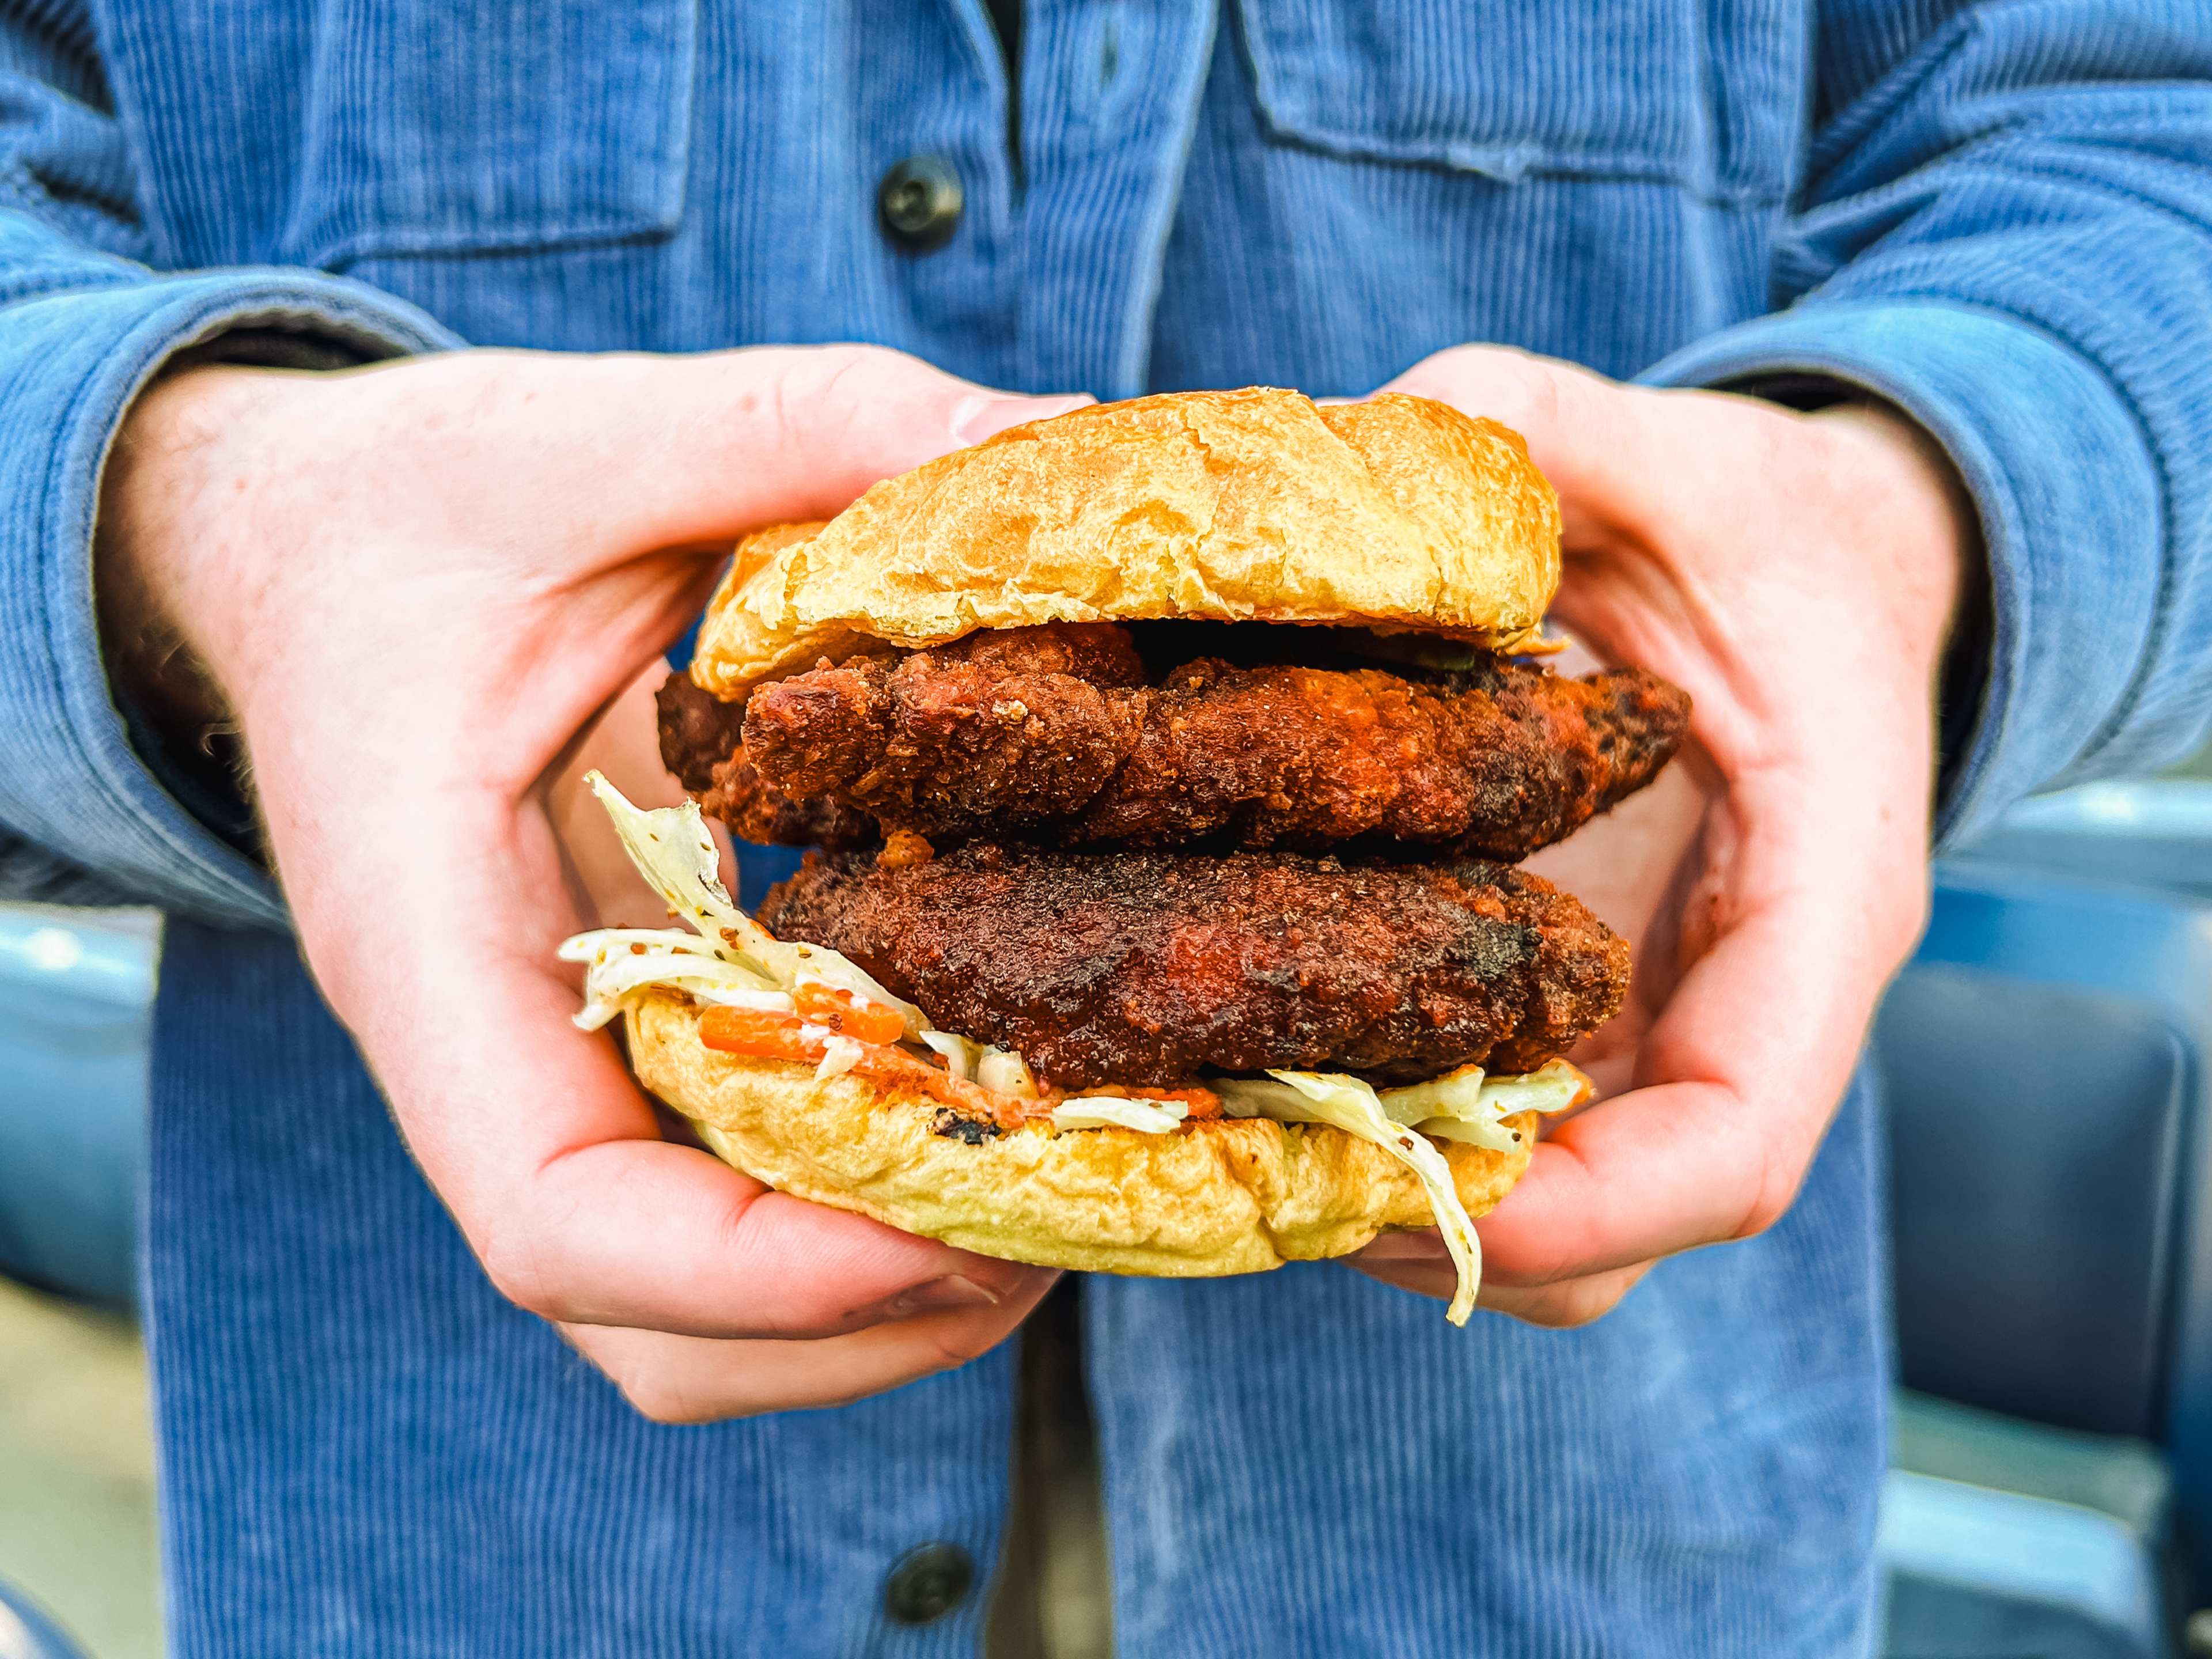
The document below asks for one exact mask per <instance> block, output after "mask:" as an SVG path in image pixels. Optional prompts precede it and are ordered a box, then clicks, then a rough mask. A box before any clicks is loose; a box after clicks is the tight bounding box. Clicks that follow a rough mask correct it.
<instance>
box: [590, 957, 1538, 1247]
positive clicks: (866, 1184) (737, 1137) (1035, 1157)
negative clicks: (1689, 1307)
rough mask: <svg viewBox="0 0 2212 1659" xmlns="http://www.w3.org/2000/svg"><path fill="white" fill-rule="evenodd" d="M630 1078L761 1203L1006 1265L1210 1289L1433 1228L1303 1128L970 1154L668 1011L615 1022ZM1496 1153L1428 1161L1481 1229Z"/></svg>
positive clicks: (1374, 1155) (1198, 1127)
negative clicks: (1402, 1231)
mask: <svg viewBox="0 0 2212 1659" xmlns="http://www.w3.org/2000/svg"><path fill="white" fill-rule="evenodd" d="M628 1029H629V1052H630V1064H631V1066H632V1067H633V1068H634V1069H635V1071H636V1073H637V1076H638V1079H639V1080H640V1081H641V1082H642V1083H643V1084H644V1085H645V1086H646V1087H647V1088H648V1089H650V1090H652V1091H653V1093H654V1094H656V1095H658V1096H659V1097H660V1098H661V1099H663V1100H665V1101H666V1102H667V1103H669V1105H671V1106H672V1107H673V1108H675V1109H676V1110H677V1111H678V1112H680V1113H682V1114H683V1115H684V1117H685V1118H687V1119H689V1120H690V1122H691V1125H692V1127H694V1128H696V1130H697V1131H698V1132H699V1137H700V1139H702V1140H704V1141H705V1142H706V1143H707V1145H708V1146H709V1147H711V1148H713V1150H714V1152H715V1153H716V1154H717V1155H718V1156H720V1158H722V1159H723V1160H724V1161H725V1162H726V1163H728V1164H734V1165H735V1166H736V1167H737V1168H738V1169H740V1170H744V1172H745V1173H746V1174H747V1175H750V1176H753V1177H754V1178H755V1179H757V1180H760V1181H764V1182H767V1183H768V1184H769V1186H771V1187H774V1188H777V1189H778V1190H779V1191H781V1192H787V1193H790V1194H794V1195H795V1196H797V1197H799V1198H805V1199H811V1200H814V1201H815V1202H816V1203H819V1204H829V1205H834V1206H836V1207H837V1208H839V1209H842V1210H854V1211H858V1212H860V1214H862V1215H866V1216H872V1217H873V1218H875V1219H876V1220H878V1221H882V1222H886V1223H888V1224H889V1225H891V1226H894V1227H896V1228H898V1229H899V1230H900V1231H902V1232H909V1233H920V1234H922V1235H924V1236H925V1237H930V1238H941V1239H943V1240H944V1241H945V1243H948V1244H956V1245H958V1246H959V1247H961V1248H962V1249H969V1250H974V1251H976V1252H978V1253H979V1254H981V1255H993V1256H999V1257H1001V1258H1003V1259H1005V1260H1006V1261H1033V1262H1036V1263H1038V1264H1039V1265H1041V1266H1043V1267H1074V1268H1079V1269H1082V1270H1085V1271H1089V1272H1098V1273H1149V1274H1153V1275H1156V1276H1160V1277H1167V1278H1178V1279H1183V1278H1210V1277H1213V1276H1216V1275H1218V1274H1223V1273H1258V1272H1261V1271H1262V1270H1263V1269H1266V1268H1268V1267H1280V1266H1281V1265H1282V1264H1283V1263H1284V1262H1285V1261H1310V1260H1314V1259H1317V1258H1320V1257H1323V1256H1333V1255H1346V1253H1348V1252H1350V1251H1352V1250H1356V1249H1358V1248H1359V1247H1360V1246H1361V1245H1363V1244H1364V1243H1367V1242H1368V1241H1369V1240H1370V1239H1371V1238H1373V1237H1375V1235H1376V1233H1377V1232H1379V1231H1382V1230H1383V1229H1384V1228H1386V1227H1427V1226H1431V1225H1434V1218H1433V1217H1432V1216H1431V1213H1430V1211H1429V1203H1428V1199H1427V1197H1426V1196H1425V1194H1423V1192H1422V1190H1421V1187H1420V1183H1419V1182H1417V1181H1416V1180H1414V1178H1413V1176H1412V1174H1411V1173H1410V1172H1409V1171H1407V1170H1406V1168H1405V1167H1404V1166H1403V1165H1402V1164H1399V1163H1398V1162H1397V1161H1396V1160H1395V1159H1394V1158H1390V1157H1389V1155H1388V1154H1387V1153H1385V1152H1383V1151H1382V1150H1381V1149H1380V1148H1379V1147H1376V1146H1372V1145H1370V1144H1369V1143H1368V1142H1366V1141H1364V1140H1361V1139H1357V1138H1356V1137H1354V1136H1352V1135H1348V1134H1346V1133H1344V1132H1343V1131H1342V1130H1340V1129H1333V1128H1329V1127H1325V1126H1322V1125H1318V1124H1305V1123H1276V1122H1273V1121H1267V1120H1266V1119H1260V1118H1230V1119H1224V1120H1221V1121H1206V1122H1200V1123H1194V1124H1191V1125H1188V1126H1187V1127H1184V1128H1182V1129H1181V1130H1178V1131H1176V1132H1175V1133H1170V1134H1146V1133H1142V1132H1141V1131H1139V1130H1135V1129H1119V1128H1106V1129H1071V1130H1066V1131H1064V1132H1061V1133H1054V1131H1053V1130H1052V1128H1051V1127H1049V1126H1048V1125H1044V1124H1035V1125H1030V1126H1026V1127H1022V1128H1019V1129H1015V1130H1012V1131H1010V1132H1009V1133H1006V1134H1003V1135H1000V1136H998V1137H996V1138H995V1139H989V1140H986V1141H983V1142H981V1144H979V1145H977V1146H969V1145H968V1144H967V1143H966V1142H965V1141H963V1140H958V1139H953V1138H951V1137H950V1136H946V1135H940V1134H938V1133H934V1132H933V1130H932V1129H931V1127H930V1124H931V1122H932V1121H933V1119H934V1118H935V1117H936V1115H937V1114H938V1111H939V1108H938V1106H937V1104H936V1103H935V1102H933V1101H932V1100H931V1099H930V1098H929V1097H927V1095H925V1094H922V1093H921V1092H920V1091H914V1090H910V1089H906V1088H899V1087H884V1086H883V1085H878V1084H875V1083H872V1082H869V1081H867V1080H866V1079H861V1078H858V1077H854V1076H853V1075H851V1074H850V1073H848V1074H846V1075H845V1076H842V1077H833V1078H830V1079H827V1080H826V1081H823V1082H819V1083H817V1082H816V1081H815V1079H814V1073H813V1068H812V1067H811V1066H801V1065H796V1064H792V1063H788V1062H784V1061H778V1060H750V1059H739V1058H737V1057H736V1056H733V1055H730V1054H721V1053H718V1052H717V1051H716V1050H714V1049H712V1048H708V1047H707V1046H706V1044H704V1043H703V1042H701V1041H700V1040H699V1010H698V1008H697V1006H696V1005H694V1004H693V1003H691V1002H690V1001H689V1000H686V999H684V998H682V997H678V996H674V995H671V994H653V995H649V996H647V997H644V998H642V999H641V1000H639V1001H638V1002H637V1003H635V1005H634V1006H632V1007H631V1009H630V1010H629V1015H628ZM1507 1121H1509V1122H1510V1123H1511V1124H1512V1125H1513V1127H1516V1128H1517V1129H1518V1130H1519V1131H1520V1132H1521V1139H1522V1146H1521V1148H1520V1149H1519V1150H1517V1151H1516V1152H1510V1153H1506V1152H1491V1151H1489V1150H1487V1149H1486V1148H1484V1147H1480V1146H1466V1145H1462V1144H1461V1143H1458V1142H1443V1143H1441V1144H1440V1145H1439V1146H1438V1150H1439V1151H1440V1152H1443V1155H1444V1157H1445V1158H1446V1160H1447V1161H1448V1162H1449V1164H1450V1165H1451V1170H1452V1175H1453V1176H1454V1178H1455V1181H1456V1182H1457V1185H1458V1188H1459V1195H1460V1199H1461V1200H1462V1202H1463V1203H1464V1204H1465V1205H1466V1206H1467V1208H1468V1213H1469V1214H1470V1215H1481V1214H1482V1213H1484V1212H1486V1211H1487V1210H1489V1209H1491V1208H1492V1206H1495V1205H1496V1204H1497V1202H1498V1200H1500V1199H1502V1198H1503V1197H1504V1196H1505V1194H1507V1193H1508V1192H1510V1190H1511V1189H1512V1187H1513V1183H1514V1182H1516V1181H1518V1180H1519V1179H1520V1178H1521V1173H1522V1170H1525V1169H1527V1168H1528V1156H1529V1154H1528V1147H1529V1146H1533V1144H1534V1141H1535V1138H1536V1116H1535V1114H1534V1113H1533V1112H1530V1113H1524V1114H1522V1115H1521V1116H1519V1117H1516V1118H1512V1119H1509V1120H1507Z"/></svg>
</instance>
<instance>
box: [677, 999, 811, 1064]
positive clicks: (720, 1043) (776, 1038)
mask: <svg viewBox="0 0 2212 1659" xmlns="http://www.w3.org/2000/svg"><path fill="white" fill-rule="evenodd" d="M699 1041H700V1042H703V1043H705V1044H706V1045H707V1046H708V1048H714V1049H717V1050H719V1051H720V1052H721V1053H723V1054H744V1055H748V1056H750V1058H752V1059H755V1060H819V1059H821V1058H822V1044H821V1042H819V1041H818V1040H817V1041H816V1042H808V1041H807V1040H806V1039H805V1037H804V1036H801V1035H800V1034H799V1020H798V1018H796V1017H795V1016H793V1015H791V1014H771V1013H766V1012H763V1011H762V1010H760V1009H757V1008H732V1007H729V1006H726V1005H723V1004H720V1003H717V1004H716V1005H715V1006H713V1007H711V1008H708V1010H706V1012H703V1013H702V1014H701V1015H700V1016H699Z"/></svg>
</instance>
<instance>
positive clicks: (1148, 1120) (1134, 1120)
mask: <svg viewBox="0 0 2212 1659" xmlns="http://www.w3.org/2000/svg"><path fill="white" fill-rule="evenodd" d="M1189 1110H1190V1108H1189V1107H1188V1106H1187V1105H1185V1104H1184V1103H1182V1101H1180V1100H1128V1099H1125V1098H1123V1097H1121V1096H1120V1095H1076V1096H1074V1097H1071V1098H1069V1099H1066V1100H1063V1101H1062V1102H1060V1104H1059V1105H1057V1106H1055V1107H1054V1108H1053V1109H1052V1127H1054V1128H1055V1129H1104V1128H1109V1127H1111V1128H1116V1129H1139V1130H1142V1131H1143V1132H1144V1133H1146V1134H1148V1135H1164V1134H1166V1133H1169V1132H1170V1130H1173V1129H1176V1128H1177V1127H1181V1125H1182V1121H1183V1119H1184V1117H1185V1116H1186V1115H1188V1113H1189Z"/></svg>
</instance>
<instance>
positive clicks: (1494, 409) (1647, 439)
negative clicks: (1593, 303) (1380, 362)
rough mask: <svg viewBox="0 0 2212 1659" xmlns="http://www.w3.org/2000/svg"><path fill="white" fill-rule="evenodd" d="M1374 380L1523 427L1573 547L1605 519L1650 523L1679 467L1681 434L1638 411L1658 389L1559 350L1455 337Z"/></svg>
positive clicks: (1520, 429)
mask: <svg viewBox="0 0 2212 1659" xmlns="http://www.w3.org/2000/svg"><path fill="white" fill-rule="evenodd" d="M1380 389H1381V390H1382V391H1384V392H1407V393H1410V394H1411V395H1413V396H1414V397H1419V398H1435V399H1436V400H1437V401H1438V402H1440V403H1448V404H1451V405H1452V406H1453V407H1455V408H1456V409H1459V410H1462V411H1463V412H1465V413H1467V414H1469V415H1475V416H1482V417H1484V418H1486V419H1488V420H1493V421H1498V422H1503V423H1504V425H1506V426H1509V427H1511V428H1513V429H1514V430H1515V431H1516V432H1517V433H1519V434H1520V435H1521V436H1522V439H1523V440H1525V441H1526V442H1527V443H1528V458H1529V459H1531V460H1533V461H1534V462H1535V464H1536V465H1537V467H1538V468H1539V469H1540V470H1541V471H1542V472H1543V474H1544V476H1545V477H1547V478H1549V479H1550V480H1551V482H1552V487H1553V489H1556V490H1557V491H1558V492H1559V511H1560V514H1561V516H1562V518H1563V519H1564V520H1565V533H1566V539H1567V542H1568V544H1569V545H1570V546H1572V545H1574V544H1577V543H1579V542H1582V541H1583V540H1585V539H1587V538H1588V537H1589V533H1590V532H1591V531H1592V530H1593V529H1595V528H1596V527H1599V526H1604V527H1607V528H1613V527H1616V526H1618V525H1620V523H1621V522H1622V521H1623V520H1629V521H1632V522H1636V523H1638V524H1641V523H1644V522H1649V521H1650V516H1651V513H1652V503H1651V501H1650V492H1651V491H1652V490H1653V489H1655V488H1662V489H1663V488H1665V487H1666V485H1667V482H1668V480H1669V479H1673V478H1679V477H1682V476H1683V475H1684V471H1685V469H1683V468H1681V467H1680V466H1679V465H1674V464H1673V462H1672V459H1671V451H1672V448H1673V447H1674V445H1676V444H1677V443H1679V442H1680V441H1681V438H1682V435H1680V433H1679V432H1677V431H1676V430H1674V428H1672V427H1671V426H1670V425H1669V423H1668V422H1655V421H1652V420H1650V419H1648V418H1646V417H1645V416H1644V409H1643V405H1644V404H1645V403H1646V401H1647V400H1649V399H1651V398H1656V396H1658V395H1659V394H1657V393H1656V392H1651V391H1650V390H1649V389H1647V388H1644V387H1640V386H1626V385H1623V384H1622V383H1620V382H1619V381H1616V380H1607V378H1606V377H1605V376H1603V375H1601V374H1596V373H1595V372H1594V371H1592V370H1590V369H1587V368H1581V367H1580V366H1579V365H1577V364H1574V363H1569V362H1561V361H1560V360H1559V359H1558V358H1556V357H1543V356H1537V355H1536V354H1534V353H1533V352H1528V351H1521V350H1516V349H1514V348H1512V347H1510V346H1486V345H1484V346H1456V347H1454V348H1453V349H1450V350H1448V351H1440V352H1438V353H1437V354H1436V355H1435V356H1431V357H1428V358H1425V359H1424V360H1423V361H1422V362H1419V363H1416V364H1415V365H1413V368H1409V369H1407V371H1406V372H1405V373H1404V374H1401V375H1400V376H1399V377H1398V378H1397V379H1396V380H1392V381H1391V382H1390V383H1389V385H1387V386H1383V387H1382V388H1380ZM1662 521H1663V519H1662Z"/></svg>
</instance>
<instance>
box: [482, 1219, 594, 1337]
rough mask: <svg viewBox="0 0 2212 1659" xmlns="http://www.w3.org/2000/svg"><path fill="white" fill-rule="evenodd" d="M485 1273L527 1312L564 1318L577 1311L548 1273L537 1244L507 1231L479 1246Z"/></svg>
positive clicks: (512, 1301) (492, 1283) (513, 1301)
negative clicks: (544, 1267) (541, 1263)
mask: <svg viewBox="0 0 2212 1659" xmlns="http://www.w3.org/2000/svg"><path fill="white" fill-rule="evenodd" d="M477 1261H478V1263H479V1264H480V1265H481V1266H482V1267H483V1271H484V1277H485V1278H487V1279H489V1280H491V1287H492V1289H494V1290H495V1291H498V1292H499V1293H500V1294H501V1296H503V1297H506V1298H507V1300H508V1301H509V1302H511V1303H513V1304H514V1305H515V1306H516V1307H518V1308H520V1309H521V1310H523V1312H525V1313H531V1314H536V1315H537V1316H538V1317H539V1318H540V1319H550V1320H562V1319H566V1318H568V1317H569V1316H570V1315H571V1314H572V1313H573V1312H574V1309H573V1307H572V1306H571V1305H570V1304H569V1300H568V1297H566V1296H565V1295H563V1294H562V1292H561V1291H560V1290H559V1289H558V1288H557V1287H556V1285H553V1284H552V1283H551V1282H550V1280H549V1279H547V1278H546V1276H545V1273H544V1270H543V1268H542V1267H541V1266H540V1264H539V1262H538V1253H537V1249H536V1247H535V1246H534V1244H532V1243H529V1242H527V1240H526V1239H519V1238H516V1237H513V1236H510V1235H507V1234H495V1235H494V1236H493V1237H489V1238H487V1239H486V1240H485V1241H484V1242H483V1243H481V1244H480V1245H478V1247H477Z"/></svg>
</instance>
